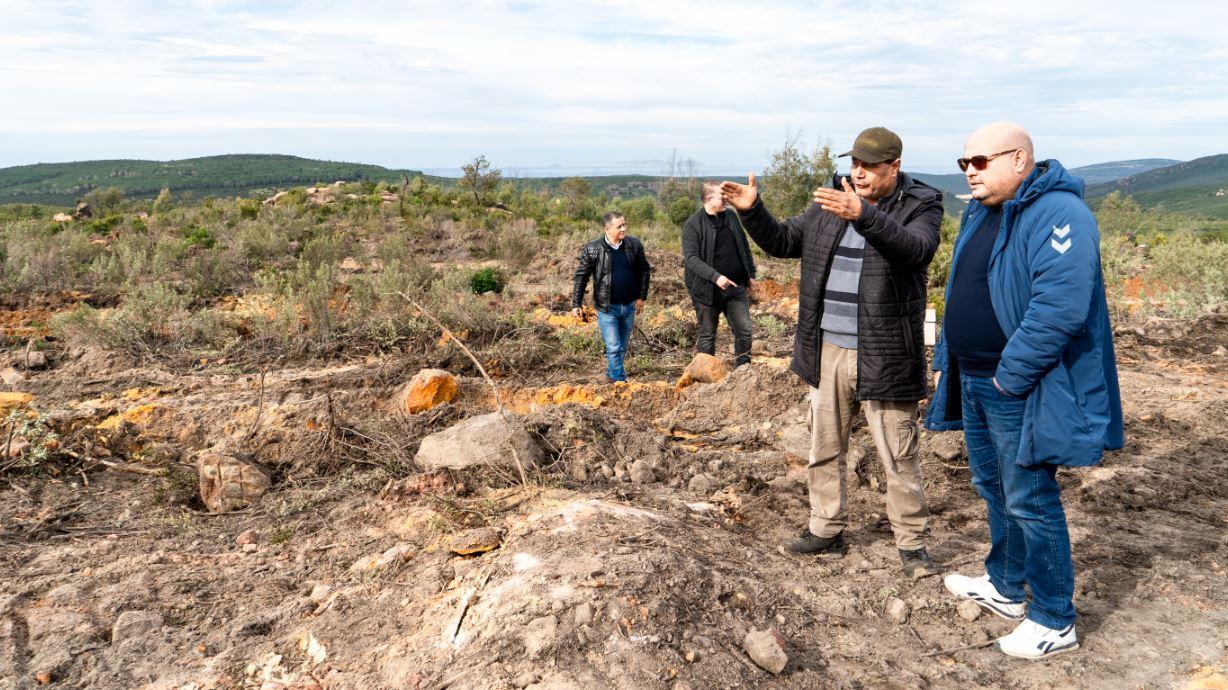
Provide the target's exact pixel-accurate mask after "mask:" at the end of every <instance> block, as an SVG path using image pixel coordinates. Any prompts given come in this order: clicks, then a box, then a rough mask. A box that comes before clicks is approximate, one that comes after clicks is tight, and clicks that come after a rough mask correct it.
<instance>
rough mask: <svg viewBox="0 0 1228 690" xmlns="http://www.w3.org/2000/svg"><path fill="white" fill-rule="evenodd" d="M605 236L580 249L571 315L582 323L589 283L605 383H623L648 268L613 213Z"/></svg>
mask: <svg viewBox="0 0 1228 690" xmlns="http://www.w3.org/2000/svg"><path fill="white" fill-rule="evenodd" d="M604 222H605V225H604V230H605V235H604V236H603V237H599V238H597V239H595V240H593V241H592V242H589V243H588V244H586V245H584V247H583V248H581V249H580V264H579V266H577V267H576V274H575V277H574V278H573V279H572V288H571V309H572V313H573V314H575V315H576V316H577V317H580V318H583V314H584V312H583V311H582V310H581V308H580V306H581V304H582V303H583V301H584V290H585V289H586V288H587V287H588V281H589V278H592V279H593V306H594V307H596V308H597V326H598V328H599V329H600V331H601V339H602V340H603V341H604V342H605V356H606V379H607V380H608V381H610V382H618V381H626V380H627V373H626V371H625V370H624V369H623V357H624V356H625V355H626V354H627V344H628V343H629V342H630V341H631V329H632V327H633V326H634V324H635V313H636V312H637V311H639V310H640V309H641V308H642V307H643V306H644V300H646V299H648V279H649V276H650V275H651V273H652V266H651V265H649V263H648V256H647V255H646V254H645V253H644V245H643V243H641V242H640V241H639V239H638V238H635V237H630V236H628V235H627V219H626V218H624V217H623V214H621V213H619V212H617V211H610V212H609V213H607V214H605V218H604Z"/></svg>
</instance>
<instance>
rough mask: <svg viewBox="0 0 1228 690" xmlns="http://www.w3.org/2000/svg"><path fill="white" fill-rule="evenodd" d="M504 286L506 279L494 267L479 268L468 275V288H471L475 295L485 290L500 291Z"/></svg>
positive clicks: (481, 293) (483, 292) (484, 292)
mask: <svg viewBox="0 0 1228 690" xmlns="http://www.w3.org/2000/svg"><path fill="white" fill-rule="evenodd" d="M506 286H507V280H506V279H505V278H504V277H503V272H502V271H500V270H499V269H497V268H494V267H489V266H488V267H486V268H479V269H478V270H476V271H474V272H473V274H472V275H470V276H469V289H471V290H473V294H475V295H483V294H486V293H487V292H494V293H502V292H503V288H504V287H506Z"/></svg>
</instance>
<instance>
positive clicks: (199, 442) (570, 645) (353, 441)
mask: <svg viewBox="0 0 1228 690" xmlns="http://www.w3.org/2000/svg"><path fill="white" fill-rule="evenodd" d="M771 297H773V298H776V299H785V300H787V299H789V297H788V295H787V294H782V295H773V296H771ZM773 309H776V310H778V311H779V303H778V302H777V301H773V300H768V301H766V302H765V303H764V304H760V305H758V306H757V307H756V314H763V313H774V312H773V311H772V310H773ZM558 311H561V310H556V313H557V312H558ZM680 313H683V314H684V316H686V314H685V310H683V312H680ZM6 326H8V327H11V328H27V327H28V326H27V325H26V324H24V323H12V324H9V323H7V322H6ZM556 326H557V324H556ZM558 327H566V326H558ZM1119 331H1120V332H1119V336H1118V341H1117V346H1118V355H1119V361H1120V366H1121V385H1122V391H1123V400H1124V403H1125V414H1126V425H1127V427H1126V428H1127V439H1128V445H1127V446H1126V448H1125V449H1123V450H1122V451H1119V452H1116V453H1113V454H1111V455H1109V456H1108V457H1107V458H1106V460H1105V461H1104V463H1103V464H1102V465H1101V466H1099V467H1095V468H1088V469H1075V470H1063V471H1061V472H1060V474H1059V476H1060V480H1061V483H1062V485H1063V488H1064V498H1065V505H1066V509H1067V513H1068V516H1069V521H1070V527H1071V537H1072V542H1073V545H1074V556H1075V565H1076V571H1077V582H1076V601H1075V603H1076V606H1077V608H1078V611H1079V615H1080V618H1079V633H1080V637H1081V641H1082V644H1083V647H1082V649H1081V650H1079V651H1078V652H1077V653H1074V654H1069V655H1064V656H1060V657H1056V658H1053V659H1050V660H1047V661H1043V662H1027V661H1021V660H1015V659H1010V658H1007V657H1004V656H1003V655H1001V654H1000V653H998V652H997V651H995V650H994V649H993V648H992V647H986V646H984V645H985V643H987V642H989V641H991V640H992V639H994V638H996V637H998V636H1001V635H1003V634H1005V633H1007V632H1009V630H1010V629H1011V625H1012V624H1010V623H1009V622H1007V621H1004V620H1000V619H996V618H993V617H991V616H988V615H983V616H980V617H979V618H977V619H976V620H967V619H965V618H964V617H961V616H960V615H959V614H958V613H957V612H956V610H955V605H954V604H955V602H953V601H952V600H951V598H950V597H949V596H948V595H947V593H946V592H945V590H944V589H943V587H942V583H941V578H940V577H930V578H926V579H923V580H920V581H916V582H914V581H909V580H905V579H904V578H903V577H902V576H901V574H900V572H899V561H898V556H897V553H896V550H895V547H894V544H893V542H892V539H891V534H890V529H889V526H888V525H887V523H886V519H885V516H884V506H883V500H882V495H881V490H882V485H881V481H880V478H881V470H880V469H878V468H876V462H877V461H876V459H875V453H874V450H873V445H872V443H871V442H870V441H869V439H868V436H867V435H866V434H865V432H864V430H859V431H858V433H857V435H856V437H855V439H854V445H855V446H856V447H857V448H858V449H859V450H857V451H855V452H854V454H853V456H854V458H853V462H852V463H851V465H852V466H851V467H850V469H849V473H850V484H849V486H850V489H851V492H852V494H851V506H850V507H851V514H852V520H853V524H852V528H851V530H850V533H849V535H848V536H849V539H850V547H851V548H850V553H849V555H848V556H847V557H846V558H844V559H843V560H839V561H834V562H833V561H822V562H816V561H813V560H804V559H794V558H789V557H786V556H783V555H781V554H779V553H778V552H777V545H778V544H779V543H780V542H781V541H782V540H784V539H786V538H788V537H791V536H793V535H794V534H795V533H796V532H797V531H798V529H799V528H800V527H801V526H802V525H803V524H804V523H805V518H806V513H807V503H806V494H805V490H804V486H803V478H804V472H803V471H802V467H803V461H802V459H801V458H800V457H799V453H804V449H805V447H806V443H807V442H808V437H807V435H806V433H807V432H806V430H805V419H804V416H803V411H804V409H805V408H804V401H805V395H806V390H805V387H804V385H803V384H801V383H800V382H799V381H798V380H797V378H796V377H795V376H793V375H792V374H791V373H789V372H788V371H787V368H786V364H787V360H785V359H783V358H781V355H783V354H785V353H786V352H787V350H788V344H789V340H790V337H791V334H790V333H789V332H787V331H786V332H783V333H776V334H774V335H772V336H765V337H761V338H760V341H761V343H762V345H761V347H760V354H759V355H758V356H757V358H756V363H755V364H753V365H751V366H750V367H743V368H740V369H738V370H736V371H735V372H734V373H733V374H732V375H731V376H730V377H729V378H728V379H727V380H725V381H724V382H723V383H720V384H699V385H695V386H691V387H689V388H686V389H683V390H681V391H676V390H674V389H673V388H672V386H671V385H669V384H670V383H672V381H673V379H674V378H676V377H677V375H678V373H680V365H679V362H680V361H685V357H686V355H685V353H681V354H675V355H674V356H673V358H672V359H667V360H665V364H662V365H661V366H660V367H659V368H658V369H656V370H649V371H646V372H642V373H641V376H640V381H639V383H640V384H646V385H641V386H640V387H638V388H632V387H626V386H606V385H603V384H600V383H597V379H598V372H599V369H598V366H599V365H598V364H597V363H590V365H589V366H587V368H584V369H579V368H577V369H571V370H561V371H558V370H556V371H550V372H542V376H540V377H538V379H539V382H538V383H537V384H535V385H534V386H526V385H524V384H525V381H524V380H516V381H510V380H509V381H506V382H504V385H505V386H506V387H505V389H504V391H503V397H504V398H505V399H507V400H508V401H510V402H509V404H510V405H511V406H512V407H514V409H515V410H516V411H517V412H519V413H521V415H522V416H521V417H520V419H521V421H522V423H523V424H524V425H525V426H526V428H527V429H528V430H529V431H530V432H531V434H532V436H533V438H534V439H535V442H537V443H538V444H539V445H540V446H541V447H542V449H543V452H544V454H545V457H546V458H547V460H546V462H545V463H543V466H542V467H541V468H538V469H531V471H530V473H529V484H528V486H524V485H521V484H520V483H519V481H518V480H517V478H516V477H515V476H514V473H512V472H510V471H505V470H500V469H498V468H496V467H493V466H492V467H489V468H482V469H481V470H469V471H463V472H454V473H444V472H440V473H434V474H431V473H424V472H421V471H419V468H416V467H415V466H414V464H413V455H414V452H415V451H416V450H417V444H418V441H420V440H421V438H422V437H423V436H424V435H426V434H428V433H432V432H435V431H439V430H441V429H444V428H446V427H447V426H449V425H450V424H452V423H455V422H456V421H458V420H460V419H463V418H465V417H469V416H472V415H474V414H478V413H482V412H487V411H490V410H491V409H493V408H492V396H490V394H489V391H488V390H486V388H485V387H484V383H483V381H482V380H481V379H480V378H477V377H476V376H472V375H470V376H462V377H461V381H460V394H459V396H458V398H457V400H456V401H455V403H454V404H451V405H446V406H443V407H439V408H435V409H433V410H430V411H427V412H423V413H419V414H416V415H405V414H402V413H399V412H398V411H397V410H396V400H397V399H398V392H399V390H400V389H401V387H402V386H403V385H404V383H405V382H406V381H407V380H408V379H409V377H410V376H412V375H413V373H414V372H415V371H416V370H417V369H418V368H419V367H422V366H427V365H438V364H439V363H440V361H451V362H459V361H460V358H459V357H458V356H455V353H451V354H440V353H435V354H433V355H431V357H428V358H427V359H423V358H422V357H421V356H420V354H414V355H405V356H403V357H385V358H367V359H364V360H361V361H354V362H336V363H327V364H320V365H315V366H312V365H302V366H299V367H295V368H286V369H278V370H275V371H269V372H267V373H266V374H264V375H262V374H261V373H260V372H258V371H257V372H251V371H247V372H244V371H238V370H232V369H228V368H226V367H217V368H207V367H206V368H202V369H201V370H199V371H194V372H172V371H169V370H167V369H165V368H162V367H159V366H158V365H156V364H149V363H141V362H135V361H128V360H125V359H123V358H120V357H118V356H117V355H114V354H112V353H107V352H103V351H97V350H59V351H54V352H53V353H52V356H51V361H50V364H49V366H48V368H47V369H46V370H43V371H38V372H32V373H31V374H30V375H29V376H28V378H27V379H26V380H25V381H23V382H21V383H19V384H16V385H14V386H12V387H11V388H13V389H17V390H22V391H27V392H30V393H31V394H32V395H33V396H34V400H33V401H32V402H31V403H29V404H30V405H32V406H33V408H34V409H36V410H37V411H38V413H39V415H40V419H43V420H46V423H47V424H49V425H51V427H52V428H54V430H56V431H57V432H58V433H59V434H60V437H61V438H63V439H65V442H67V440H68V439H72V442H73V444H74V445H73V447H75V448H81V449H84V451H83V452H88V453H89V454H90V456H91V457H92V458H96V459H97V461H96V462H95V463H94V464H91V465H90V466H88V467H82V466H76V467H75V469H76V470H77V471H73V472H64V473H61V474H59V475H58V476H56V475H54V474H48V473H24V474H7V475H3V478H2V479H0V688H3V689H9V688H14V689H17V688H20V689H26V688H37V687H63V688H150V689H152V688H159V689H170V688H185V689H188V688H191V689H195V690H205V689H208V688H265V689H269V690H274V689H277V688H299V689H303V690H306V689H309V688H445V687H450V688H481V689H488V688H489V689H492V690H493V689H496V688H524V687H530V688H538V689H542V688H586V690H592V689H595V688H673V689H675V690H682V689H684V688H693V689H696V690H698V689H700V688H735V687H781V688H927V687H933V688H955V687H958V688H969V687H976V688H1053V687H1059V688H1062V687H1069V688H1084V687H1089V688H1156V687H1161V688H1183V689H1192V688H1228V675H1225V673H1226V672H1228V483H1226V482H1225V481H1224V477H1225V476H1228V355H1226V354H1225V352H1224V347H1223V344H1224V343H1228V314H1224V313H1220V314H1213V315H1210V316H1207V317H1204V318H1201V319H1198V320H1194V321H1187V322H1180V321H1171V322H1170V321H1163V322H1161V321H1156V322H1150V323H1142V324H1137V325H1131V326H1128V327H1121V328H1120V329H1119ZM21 333H25V331H21ZM757 335H758V334H757ZM637 337H638V336H637ZM720 346H721V347H723V348H725V349H726V350H727V349H728V346H729V342H728V339H727V334H726V333H725V331H724V329H723V327H722V339H721V341H720ZM446 347H447V345H446V343H445V344H443V345H441V346H440V349H441V350H444V349H446ZM22 354H23V353H22V352H21V351H20V350H13V351H10V352H8V353H7V354H6V355H5V356H6V357H8V359H9V360H11V361H10V362H9V363H13V362H15V361H16V358H18V357H20V356H22ZM680 358H681V359H680ZM0 368H2V366H0ZM523 378H524V377H521V379H523ZM564 381H568V382H570V383H572V384H577V385H574V386H572V387H570V388H566V389H560V388H559V387H554V388H547V386H549V385H551V384H557V383H560V382H564ZM654 381H660V382H662V383H659V384H656V383H653V382H654ZM7 388H9V387H6V389H7ZM513 403H514V404H513ZM226 437H229V438H240V439H241V440H242V443H243V446H244V449H245V452H247V453H248V454H249V455H250V456H251V457H254V458H255V459H257V460H258V461H259V462H261V463H262V464H263V465H265V466H266V467H268V468H270V470H271V471H272V475H273V484H274V485H273V488H272V490H271V491H270V492H269V493H267V494H265V495H264V496H263V497H261V498H260V499H259V501H258V502H256V504H255V505H253V506H252V507H250V508H248V509H246V510H243V511H239V512H234V513H228V514H211V513H208V512H206V511H204V510H203V506H202V505H201V502H200V499H199V497H198V496H197V493H196V482H197V478H196V475H195V469H194V467H195V465H194V461H193V456H194V454H195V453H196V452H198V451H201V450H204V449H205V448H206V447H207V446H208V444H209V442H210V441H212V440H215V439H218V438H226ZM960 444H961V441H960V439H959V437H958V435H949V434H948V435H926V437H925V438H924V439H923V457H924V461H923V466H924V471H925V475H926V490H927V495H928V497H929V501H930V506H931V510H932V512H933V519H932V521H931V529H932V536H931V541H930V551H931V554H932V555H933V556H934V557H935V559H936V560H937V561H938V562H939V564H940V565H941V566H942V567H943V568H944V569H945V570H958V571H960V572H964V573H966V574H976V573H979V572H981V566H980V560H981V559H982V558H983V557H984V554H985V552H986V550H987V548H988V531H987V528H986V524H985V511H984V506H983V504H982V502H981V501H980V500H979V499H978V498H977V497H976V495H975V494H974V492H973V490H972V488H971V486H970V484H969V476H968V472H967V469H966V463H965V461H964V460H965V459H964V458H963V457H962V455H961V454H960ZM102 460H106V461H107V462H109V463H110V464H109V465H108V464H105V463H101V461H102ZM2 462H5V459H4V457H0V463H2ZM896 600H899V601H901V602H903V606H902V607H901V605H900V604H898V603H897V601H896ZM889 609H892V610H893V611H894V612H895V613H896V614H897V615H895V616H892V615H890V614H889ZM901 610H902V611H903V615H898V614H900V612H901ZM752 629H758V630H772V631H775V632H776V633H777V634H778V636H779V639H782V640H783V648H784V650H785V652H786V653H787V654H788V662H787V664H786V666H785V668H784V670H783V671H782V672H781V673H780V674H779V675H773V674H771V673H769V672H767V671H765V670H763V669H761V668H760V667H759V666H757V665H756V664H755V663H753V662H752V661H751V659H750V658H749V657H748V655H747V654H746V652H744V651H743V639H744V637H745V636H746V634H747V632H748V631H750V630H752Z"/></svg>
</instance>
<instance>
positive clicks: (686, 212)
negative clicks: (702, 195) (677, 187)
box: [669, 196, 699, 225]
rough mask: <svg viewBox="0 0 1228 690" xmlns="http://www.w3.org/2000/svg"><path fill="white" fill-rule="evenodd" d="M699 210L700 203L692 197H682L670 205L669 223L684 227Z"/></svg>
mask: <svg viewBox="0 0 1228 690" xmlns="http://www.w3.org/2000/svg"><path fill="white" fill-rule="evenodd" d="M698 208H699V201H697V200H696V199H692V198H690V197H685V196H680V197H678V198H677V199H674V202H673V203H672V204H670V205H669V222H670V223H671V224H673V225H682V224H683V223H685V222H686V219H687V218H690V217H691V214H692V213H694V212H695V211H696V210H697V209H698Z"/></svg>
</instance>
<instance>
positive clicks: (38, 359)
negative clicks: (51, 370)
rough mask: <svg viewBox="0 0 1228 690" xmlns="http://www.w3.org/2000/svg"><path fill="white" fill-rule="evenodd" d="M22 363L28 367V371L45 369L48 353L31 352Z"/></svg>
mask: <svg viewBox="0 0 1228 690" xmlns="http://www.w3.org/2000/svg"><path fill="white" fill-rule="evenodd" d="M21 361H22V362H23V363H24V364H25V365H26V368H27V369H43V368H45V367H46V366H47V353H46V352H42V351H40V350H31V351H30V353H29V354H28V355H26V356H24V357H23V358H22V360H21Z"/></svg>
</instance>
